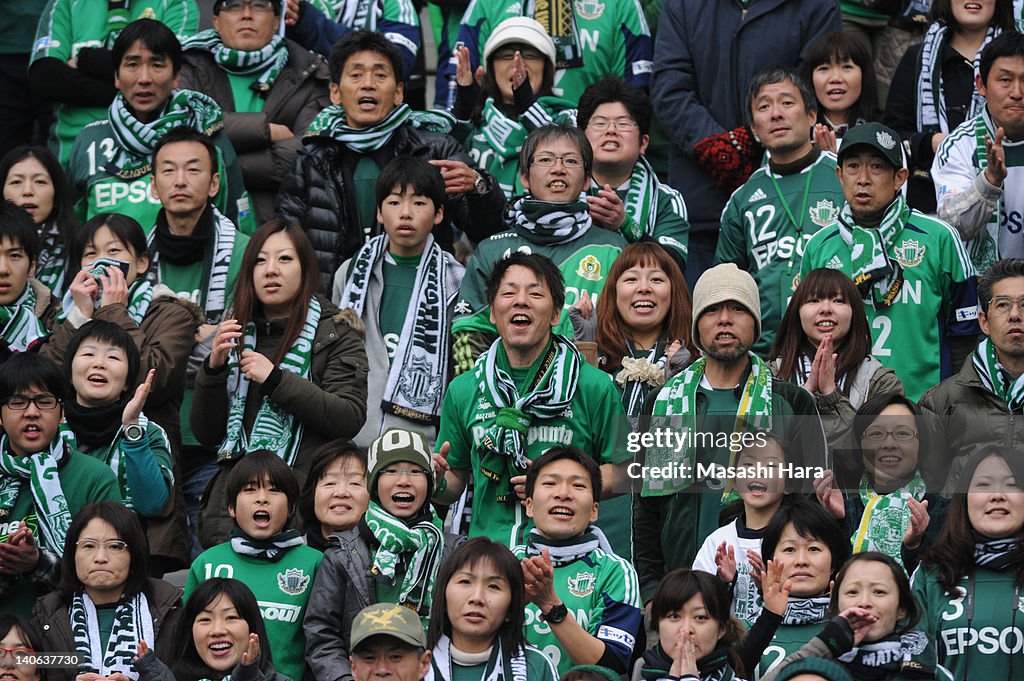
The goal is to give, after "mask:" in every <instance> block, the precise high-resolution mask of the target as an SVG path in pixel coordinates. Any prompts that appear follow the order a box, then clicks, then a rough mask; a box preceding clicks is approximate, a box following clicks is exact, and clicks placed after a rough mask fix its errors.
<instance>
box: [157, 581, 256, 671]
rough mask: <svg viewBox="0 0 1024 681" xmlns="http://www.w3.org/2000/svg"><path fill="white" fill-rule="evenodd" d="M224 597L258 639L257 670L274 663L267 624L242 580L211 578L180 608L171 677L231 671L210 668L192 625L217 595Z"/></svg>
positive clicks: (172, 656) (201, 584) (175, 631)
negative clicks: (258, 658) (193, 633)
mask: <svg viewBox="0 0 1024 681" xmlns="http://www.w3.org/2000/svg"><path fill="white" fill-rule="evenodd" d="M220 596H224V597H226V598H227V599H228V600H230V601H231V604H232V605H234V606H235V610H236V611H237V612H238V614H239V616H240V617H241V618H242V619H244V620H245V621H246V623H247V624H248V625H249V632H250V633H253V634H256V635H257V636H259V638H260V671H263V672H266V671H267V670H269V669H270V668H271V665H272V664H273V654H272V650H271V647H270V641H269V639H268V638H267V627H266V625H265V624H264V623H263V616H262V614H261V613H260V606H259V605H258V604H257V603H256V597H255V596H253V594H252V591H250V590H249V587H248V586H246V584H245V582H240V581H238V580H237V579H226V578H224V577H213V578H212V579H207V580H206V581H204V582H201V583H200V584H199V586H197V587H196V589H195V591H193V592H192V593H191V594H190V595H189V597H188V600H186V601H185V607H184V608H183V609H182V613H181V619H180V620H179V621H178V626H177V627H176V628H175V630H174V647H173V654H172V655H171V657H170V659H173V660H174V663H173V665H172V666H173V671H174V678H175V679H177V680H178V681H198V680H199V679H222V678H224V677H225V676H227V675H229V674H230V673H231V670H230V669H229V670H228V671H226V672H218V671H214V670H213V669H210V668H209V667H207V666H206V664H205V663H204V662H203V659H202V658H201V657H199V652H198V651H197V650H196V642H195V639H194V638H193V637H192V625H193V624H194V623H195V620H196V617H198V616H199V614H200V613H201V612H202V611H203V610H204V609H205V608H206V607H207V606H209V605H210V604H211V603H213V602H214V601H215V600H217V598H218V597H220Z"/></svg>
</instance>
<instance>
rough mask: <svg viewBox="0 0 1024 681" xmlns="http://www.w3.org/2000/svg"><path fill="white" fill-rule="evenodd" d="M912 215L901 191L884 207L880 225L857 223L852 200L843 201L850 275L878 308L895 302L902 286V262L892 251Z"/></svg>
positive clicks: (841, 231) (841, 220) (841, 223)
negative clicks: (891, 253)
mask: <svg viewBox="0 0 1024 681" xmlns="http://www.w3.org/2000/svg"><path fill="white" fill-rule="evenodd" d="M909 218H910V207H909V206H908V205H907V200H906V199H905V198H904V197H903V194H900V193H897V194H896V198H895V199H894V200H893V202H892V203H891V204H889V207H888V208H886V209H885V215H883V216H882V222H881V224H879V225H878V228H877V229H875V228H871V227H861V226H860V225H858V224H857V223H856V222H855V221H854V219H853V213H852V211H851V210H850V204H849V203H844V204H843V210H842V211H841V212H840V214H839V236H840V237H841V238H842V240H843V243H845V244H846V245H847V246H848V247H849V248H850V261H851V263H852V266H853V275H852V276H851V279H853V283H854V284H855V285H856V286H857V290H859V291H860V294H861V296H862V297H863V298H864V300H866V301H868V302H870V303H871V304H872V305H873V306H874V307H875V309H876V310H881V309H884V308H887V307H889V306H890V305H892V304H893V303H894V302H895V301H896V297H897V296H898V295H899V292H900V289H901V288H903V266H902V265H900V264H899V263H898V262H897V261H896V260H895V259H894V258H890V257H889V252H890V251H891V250H893V249H894V248H895V247H896V238H897V237H898V236H899V235H900V232H902V231H903V225H905V224H906V223H907V220H908V219H909Z"/></svg>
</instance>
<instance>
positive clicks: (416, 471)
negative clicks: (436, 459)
mask: <svg viewBox="0 0 1024 681" xmlns="http://www.w3.org/2000/svg"><path fill="white" fill-rule="evenodd" d="M380 474H381V475H385V476H387V477H390V478H397V477H399V476H402V475H408V476H409V477H410V478H413V479H417V478H425V477H427V476H428V475H430V471H428V470H427V469H425V468H385V469H384V470H382V471H381V472H380Z"/></svg>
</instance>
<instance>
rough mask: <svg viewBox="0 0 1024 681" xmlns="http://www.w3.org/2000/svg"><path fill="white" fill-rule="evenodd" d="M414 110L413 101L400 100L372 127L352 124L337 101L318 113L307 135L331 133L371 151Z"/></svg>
mask: <svg viewBox="0 0 1024 681" xmlns="http://www.w3.org/2000/svg"><path fill="white" fill-rule="evenodd" d="M411 114H412V110H411V109H409V105H407V104H400V105H398V106H396V107H395V108H394V109H392V110H391V113H389V114H388V115H387V116H385V117H384V119H383V120H381V121H380V122H379V123H377V124H376V125H371V126H370V127H368V128H350V127H349V126H348V124H347V121H348V119H347V118H346V117H345V109H344V108H342V107H341V105H337V104H334V105H331V106H329V107H327V108H326V109H324V110H323V111H321V112H320V113H318V114H317V115H316V118H314V119H313V122H312V123H310V124H309V128H308V129H307V130H306V134H305V136H304V138H305V139H308V138H310V137H329V138H331V139H333V140H335V141H336V142H340V143H342V144H344V145H345V146H346V147H348V148H349V149H351V150H352V151H353V152H355V153H357V154H367V153H369V152H371V151H377V150H378V149H380V148H381V147H383V146H384V145H385V144H387V143H388V142H389V141H390V140H391V136H392V135H394V134H395V130H398V128H399V127H401V126H402V124H403V123H405V122H406V121H407V120H408V119H409V116H410V115H411Z"/></svg>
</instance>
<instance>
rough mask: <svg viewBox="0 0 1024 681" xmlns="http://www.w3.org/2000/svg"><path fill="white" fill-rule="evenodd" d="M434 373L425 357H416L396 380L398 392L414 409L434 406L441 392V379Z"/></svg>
mask: <svg viewBox="0 0 1024 681" xmlns="http://www.w3.org/2000/svg"><path fill="white" fill-rule="evenodd" d="M436 373H437V372H436V371H435V370H434V367H433V366H431V364H430V362H429V361H427V358H426V357H416V358H415V359H413V360H412V361H411V362H409V370H408V371H403V372H402V377H401V378H399V379H398V392H399V393H400V394H401V395H403V396H404V397H405V398H406V399H407V400H409V404H411V405H413V406H414V407H424V406H427V405H430V404H434V403H435V402H437V397H438V395H439V394H440V392H441V377H440V376H435V375H434V374H436Z"/></svg>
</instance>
